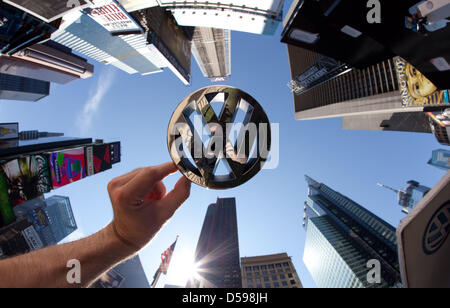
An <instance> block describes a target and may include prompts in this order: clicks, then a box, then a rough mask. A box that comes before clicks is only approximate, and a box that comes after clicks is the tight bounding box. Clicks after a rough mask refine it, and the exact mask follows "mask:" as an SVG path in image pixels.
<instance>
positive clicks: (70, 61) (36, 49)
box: [0, 41, 94, 84]
mask: <svg viewBox="0 0 450 308" xmlns="http://www.w3.org/2000/svg"><path fill="white" fill-rule="evenodd" d="M0 72H1V73H4V74H10V75H15V76H21V77H28V78H33V79H38V80H42V81H48V82H55V83H59V84H67V83H69V82H71V81H74V80H77V79H80V78H82V79H86V78H89V77H91V76H92V74H93V72H94V66H93V65H91V64H89V63H88V62H87V60H86V59H83V58H81V57H78V56H76V55H75V54H73V53H72V51H71V49H69V48H67V47H64V46H62V45H60V44H57V43H55V42H52V41H47V42H45V43H43V44H36V45H33V46H30V47H27V48H24V49H23V50H21V51H20V52H18V53H16V54H14V55H13V56H11V57H0Z"/></svg>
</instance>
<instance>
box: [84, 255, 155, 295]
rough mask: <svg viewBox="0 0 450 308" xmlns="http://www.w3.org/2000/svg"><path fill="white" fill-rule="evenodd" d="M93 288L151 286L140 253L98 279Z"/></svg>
mask: <svg viewBox="0 0 450 308" xmlns="http://www.w3.org/2000/svg"><path fill="white" fill-rule="evenodd" d="M92 288H107V289H109V288H125V289H129V288H139V289H141V288H150V284H149V283H148V280H147V276H146V275H145V272H144V268H143V267H142V263H141V259H140V258H139V255H137V256H135V257H133V258H131V259H129V260H127V261H125V262H123V263H121V264H119V265H117V266H116V267H114V268H113V269H111V270H110V271H109V272H107V273H105V274H104V275H103V276H102V277H100V279H99V280H97V281H96V282H95V283H94V284H93V285H92Z"/></svg>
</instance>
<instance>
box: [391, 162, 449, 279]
mask: <svg viewBox="0 0 450 308" xmlns="http://www.w3.org/2000/svg"><path fill="white" fill-rule="evenodd" d="M449 192H450V171H449V172H447V174H446V175H445V176H444V177H443V178H442V179H441V181H440V182H439V183H438V184H437V185H436V186H435V187H434V188H433V189H432V190H430V191H429V192H428V193H427V194H426V195H425V197H424V198H423V199H422V201H421V202H420V203H419V204H418V205H417V206H416V208H415V209H414V210H413V211H412V212H411V213H410V214H409V215H408V216H407V217H406V218H405V219H404V220H402V222H401V223H400V225H399V227H398V229H397V238H398V241H399V243H398V248H399V260H400V269H401V274H402V281H403V284H404V286H405V287H406V288H450V275H449V273H450V263H449V262H448V260H450V238H449V237H450V236H449V235H450V193H449Z"/></svg>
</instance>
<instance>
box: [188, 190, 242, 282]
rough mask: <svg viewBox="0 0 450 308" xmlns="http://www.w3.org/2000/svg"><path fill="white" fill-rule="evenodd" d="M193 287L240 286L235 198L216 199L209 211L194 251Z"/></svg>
mask: <svg viewBox="0 0 450 308" xmlns="http://www.w3.org/2000/svg"><path fill="white" fill-rule="evenodd" d="M195 262H196V264H197V269H198V272H197V274H198V275H197V277H195V278H193V279H192V280H191V281H189V282H188V284H187V287H188V288H189V287H191V288H241V287H242V281H241V269H240V263H239V241H238V229H237V218H236V199H234V198H226V199H220V198H218V199H217V202H216V203H213V204H211V205H210V206H209V207H208V211H207V212H206V217H205V220H204V223H203V228H202V231H201V234H200V239H199V240H198V244H197V250H196V253H195Z"/></svg>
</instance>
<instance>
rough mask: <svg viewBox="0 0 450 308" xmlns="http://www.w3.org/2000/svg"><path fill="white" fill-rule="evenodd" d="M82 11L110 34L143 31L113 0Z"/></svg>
mask: <svg viewBox="0 0 450 308" xmlns="http://www.w3.org/2000/svg"><path fill="white" fill-rule="evenodd" d="M84 12H85V13H86V14H87V15H88V16H89V17H91V18H92V19H94V20H95V21H96V22H97V23H99V24H100V25H101V26H103V27H104V28H105V29H106V30H108V31H109V32H110V33H111V34H112V35H124V34H139V33H143V32H144V31H143V29H142V27H141V26H140V25H139V24H138V23H137V22H136V21H135V20H134V19H133V18H132V17H131V16H130V15H129V14H128V13H127V11H126V10H125V9H124V8H122V6H121V5H120V4H119V3H118V2H117V1H115V0H111V1H110V2H109V3H108V4H106V5H103V6H100V7H96V8H87V9H85V10H84Z"/></svg>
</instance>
